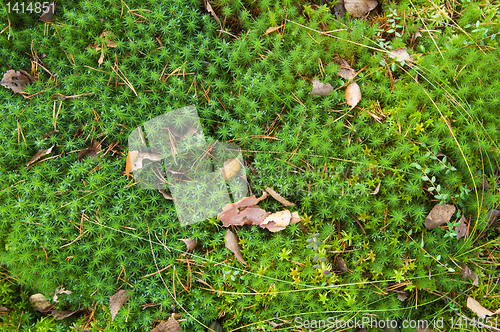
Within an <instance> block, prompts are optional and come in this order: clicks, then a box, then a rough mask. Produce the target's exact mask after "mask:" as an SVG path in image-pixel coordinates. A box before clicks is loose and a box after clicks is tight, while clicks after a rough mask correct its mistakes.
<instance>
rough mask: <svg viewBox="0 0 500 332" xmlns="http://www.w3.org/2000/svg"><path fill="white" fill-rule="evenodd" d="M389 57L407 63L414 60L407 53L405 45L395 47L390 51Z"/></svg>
mask: <svg viewBox="0 0 500 332" xmlns="http://www.w3.org/2000/svg"><path fill="white" fill-rule="evenodd" d="M389 57H391V58H393V59H396V60H397V61H405V62H408V63H409V64H410V63H411V62H413V61H415V59H414V58H413V57H412V56H411V55H410V54H408V51H407V50H406V47H400V48H398V49H395V50H394V51H390V52H389Z"/></svg>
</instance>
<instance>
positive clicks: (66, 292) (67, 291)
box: [52, 286, 72, 303]
mask: <svg viewBox="0 0 500 332" xmlns="http://www.w3.org/2000/svg"><path fill="white" fill-rule="evenodd" d="M71 293H72V292H71V291H69V290H65V289H64V286H59V287H57V288H56V291H55V292H54V297H53V298H52V302H56V303H59V301H58V297H57V295H60V294H71Z"/></svg>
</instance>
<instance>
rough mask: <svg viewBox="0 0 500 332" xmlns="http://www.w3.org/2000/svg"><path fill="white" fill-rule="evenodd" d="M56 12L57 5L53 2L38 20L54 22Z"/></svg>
mask: <svg viewBox="0 0 500 332" xmlns="http://www.w3.org/2000/svg"><path fill="white" fill-rule="evenodd" d="M55 10H56V3H55V2H51V3H50V4H49V6H48V7H47V8H46V9H45V10H44V12H43V13H42V15H40V17H39V18H38V19H39V20H40V21H42V22H44V23H50V22H52V19H53V18H54V11H55Z"/></svg>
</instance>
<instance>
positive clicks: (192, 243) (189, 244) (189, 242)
mask: <svg viewBox="0 0 500 332" xmlns="http://www.w3.org/2000/svg"><path fill="white" fill-rule="evenodd" d="M179 241H182V242H184V243H185V244H186V250H187V251H193V250H194V249H195V248H196V246H197V245H198V241H196V239H179Z"/></svg>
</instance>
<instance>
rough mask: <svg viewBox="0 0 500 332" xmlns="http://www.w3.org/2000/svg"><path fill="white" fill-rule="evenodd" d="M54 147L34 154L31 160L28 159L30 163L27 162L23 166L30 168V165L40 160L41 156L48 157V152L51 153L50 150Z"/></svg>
mask: <svg viewBox="0 0 500 332" xmlns="http://www.w3.org/2000/svg"><path fill="white" fill-rule="evenodd" d="M53 147H54V145H52V146H51V147H50V148H48V149H44V150H39V151H38V152H37V153H35V155H34V156H33V158H31V159H30V161H28V162H27V163H26V164H24V165H25V166H26V167H28V166H30V165H31V164H33V163H34V162H35V161H37V160H38V159H40V158H42V157H43V156H46V155H48V154H49V153H50V152H52V148H53Z"/></svg>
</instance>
